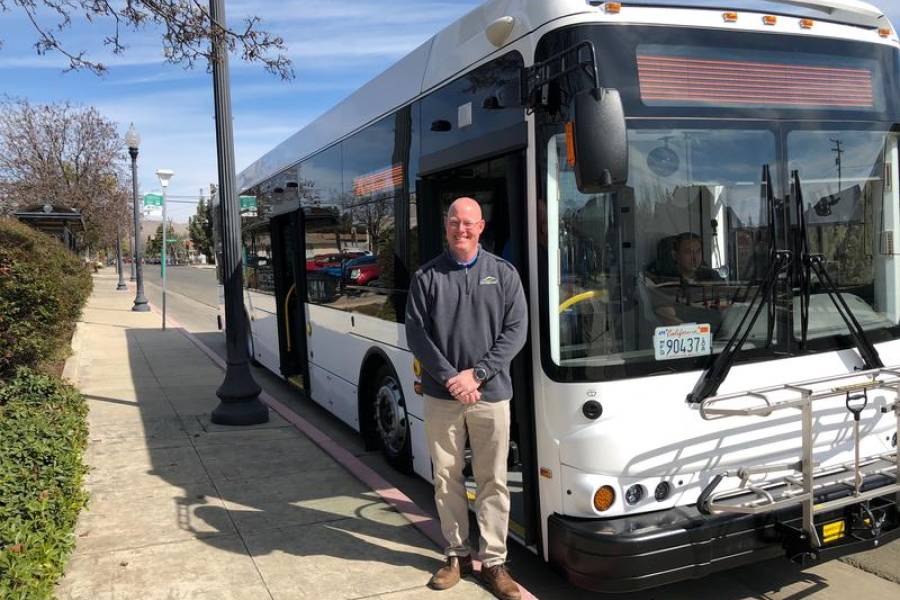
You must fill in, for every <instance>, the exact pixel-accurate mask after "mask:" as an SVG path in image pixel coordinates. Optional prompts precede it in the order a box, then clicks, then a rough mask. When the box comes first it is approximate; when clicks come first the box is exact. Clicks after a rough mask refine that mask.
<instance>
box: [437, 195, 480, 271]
mask: <svg viewBox="0 0 900 600" xmlns="http://www.w3.org/2000/svg"><path fill="white" fill-rule="evenodd" d="M483 231H484V219H483V218H482V216H481V205H479V204H478V202H477V201H476V200H474V199H472V198H467V197H463V198H457V199H456V200H454V201H453V204H451V205H450V209H449V210H448V211H447V222H446V234H447V246H448V248H449V249H450V253H451V254H453V256H454V257H455V258H456V260H458V261H459V262H470V261H471V260H472V259H474V258H475V256H476V255H477V254H478V240H479V238H480V237H481V233H482V232H483Z"/></svg>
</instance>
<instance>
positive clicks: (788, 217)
mask: <svg viewBox="0 0 900 600" xmlns="http://www.w3.org/2000/svg"><path fill="white" fill-rule="evenodd" d="M682 123H683V122H682ZM677 124H678V123H677V122H676V123H675V124H672V123H670V124H669V126H665V125H666V124H660V125H654V124H652V122H651V123H650V124H642V125H640V126H635V125H632V127H631V129H630V130H629V144H630V147H629V152H630V158H629V160H630V171H629V180H628V185H627V186H625V187H622V188H617V189H614V190H611V191H610V192H608V193H603V194H590V195H586V194H582V193H580V192H579V191H578V190H577V187H576V185H575V179H574V173H573V172H572V170H571V167H570V166H569V164H568V162H567V161H566V147H565V136H564V135H556V136H554V137H552V138H551V139H550V140H549V142H548V147H547V148H546V156H547V165H546V168H547V174H546V175H547V182H548V193H547V212H548V215H547V217H548V218H547V227H548V231H547V240H548V261H547V264H548V270H549V273H548V281H549V282H550V286H549V287H550V290H549V292H548V293H549V302H548V306H549V310H550V312H551V315H550V318H549V329H550V331H549V333H550V336H549V338H550V345H551V348H550V357H551V358H552V360H553V362H554V363H555V364H556V365H557V366H559V367H603V366H609V365H633V364H638V363H644V364H645V365H647V366H649V367H650V368H651V369H652V368H654V367H656V368H657V369H658V370H666V371H673V370H682V369H695V368H698V365H702V364H706V362H707V361H708V360H709V358H708V357H709V355H711V354H715V353H716V352H718V351H720V350H721V349H722V346H724V345H725V343H726V342H727V341H728V340H729V338H731V336H732V335H733V333H734V331H735V330H736V328H737V327H738V324H739V323H740V321H741V320H742V319H743V317H744V316H745V314H746V313H747V311H748V310H750V309H751V307H752V305H751V300H752V299H753V297H754V295H755V293H756V291H757V289H758V288H759V287H760V285H761V283H762V281H763V279H764V278H765V276H766V274H767V272H768V269H769V266H770V263H771V256H772V254H771V253H772V251H773V250H774V249H775V247H776V246H777V247H779V248H792V247H793V245H794V243H795V239H796V236H798V235H800V231H799V228H798V227H797V224H796V222H795V221H796V220H797V219H796V215H795V214H794V213H795V212H796V210H795V209H793V208H792V207H791V194H792V190H791V187H790V183H789V182H790V181H791V180H790V173H791V172H794V171H796V172H798V173H799V175H800V179H799V180H800V181H802V184H801V185H802V186H803V190H802V191H803V199H804V204H805V207H804V214H805V216H806V225H807V227H806V229H807V232H808V239H809V248H810V252H811V253H814V254H821V255H823V256H824V258H825V266H826V268H827V269H828V272H829V273H830V275H831V277H832V279H833V280H834V281H835V283H836V285H837V287H838V289H839V290H840V291H841V293H842V295H843V296H844V298H845V300H846V301H847V303H848V305H849V306H850V308H851V310H852V311H853V313H854V315H855V316H856V318H857V320H858V321H859V322H860V324H861V326H862V328H863V329H865V330H868V331H870V332H876V331H877V332H880V334H881V338H879V339H884V338H885V336H892V335H893V333H894V327H895V326H896V325H897V323H898V322H900V309H898V306H897V302H896V300H895V298H896V296H897V294H896V289H895V286H896V284H895V281H896V278H895V274H894V266H893V261H891V260H890V256H891V255H892V254H893V244H892V243H891V241H892V239H893V238H891V237H890V236H891V235H892V234H890V233H888V232H892V231H895V230H896V229H895V223H894V221H895V220H896V219H897V215H896V210H895V208H894V204H896V203H891V202H890V201H887V202H886V201H884V199H885V193H886V184H885V181H884V177H885V164H886V161H885V150H886V146H887V144H888V140H892V138H890V137H889V135H888V133H887V132H886V131H877V130H871V131H868V130H854V129H842V128H837V127H835V128H819V129H799V128H798V129H796V130H791V129H790V128H789V127H788V126H787V125H783V126H779V127H777V128H774V127H771V126H768V125H766V126H765V127H763V126H760V127H758V128H754V127H749V126H747V125H746V123H740V124H733V125H730V124H721V123H720V124H716V126H715V127H696V126H684V125H681V126H675V125H677ZM779 148H786V156H783V155H782V152H781V151H780V150H779ZM889 195H890V194H889ZM792 277H793V275H790V274H789V275H788V276H787V278H786V279H785V283H784V284H783V288H784V289H783V290H782V291H781V292H780V293H779V294H776V295H773V296H772V297H770V298H768V299H766V302H767V303H769V304H772V305H773V306H769V307H768V308H767V309H764V310H762V311H761V314H760V317H759V318H758V319H757V320H756V322H755V324H754V326H753V328H752V330H751V332H750V335H749V336H748V339H747V341H746V343H745V344H744V346H743V348H742V351H743V352H744V353H745V354H746V353H752V354H754V355H756V356H759V357H766V356H772V355H773V354H774V353H776V352H778V353H779V354H784V353H785V352H786V351H797V350H796V347H797V341H798V340H799V338H800V336H801V332H800V323H801V319H800V315H799V310H800V302H799V300H798V299H799V294H800V290H799V289H797V287H796V286H794V285H792V284H791V282H792V281H793V279H792ZM774 305H777V306H774ZM776 314H781V315H785V314H786V316H787V318H784V317H781V318H777V319H776V317H775V315H776ZM809 315H810V316H809V325H808V332H807V336H806V339H807V340H808V344H807V345H806V347H805V350H807V351H808V350H819V351H820V350H827V349H835V348H838V347H847V346H848V345H849V344H848V343H847V339H846V338H847V333H848V332H847V328H846V326H845V324H844V321H843V320H842V319H841V317H840V316H839V314H838V313H837V311H836V309H835V307H834V305H833V304H832V301H831V300H830V298H829V296H828V294H827V291H826V289H825V286H824V284H823V283H822V282H819V281H818V280H816V279H815V278H813V280H812V282H811V288H810V303H809ZM792 348H793V350H791V349H792Z"/></svg>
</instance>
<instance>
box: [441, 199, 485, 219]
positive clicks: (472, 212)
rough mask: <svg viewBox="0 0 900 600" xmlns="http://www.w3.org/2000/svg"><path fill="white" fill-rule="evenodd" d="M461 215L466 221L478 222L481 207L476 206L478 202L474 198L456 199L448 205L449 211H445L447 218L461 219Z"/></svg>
mask: <svg viewBox="0 0 900 600" xmlns="http://www.w3.org/2000/svg"><path fill="white" fill-rule="evenodd" d="M463 215H465V219H466V220H472V221H480V220H481V205H480V204H478V201H477V200H475V199H474V198H468V197H465V196H464V197H462V198H457V199H456V200H454V201H453V204H451V205H450V209H449V210H447V218H448V219H450V218H452V217H454V216H456V217H458V218H460V219H463Z"/></svg>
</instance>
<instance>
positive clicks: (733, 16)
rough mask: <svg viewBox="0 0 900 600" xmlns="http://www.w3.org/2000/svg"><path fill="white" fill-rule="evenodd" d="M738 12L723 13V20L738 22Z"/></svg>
mask: <svg viewBox="0 0 900 600" xmlns="http://www.w3.org/2000/svg"><path fill="white" fill-rule="evenodd" d="M737 19H738V14H737V13H736V12H724V13H722V20H723V21H725V22H726V23H737Z"/></svg>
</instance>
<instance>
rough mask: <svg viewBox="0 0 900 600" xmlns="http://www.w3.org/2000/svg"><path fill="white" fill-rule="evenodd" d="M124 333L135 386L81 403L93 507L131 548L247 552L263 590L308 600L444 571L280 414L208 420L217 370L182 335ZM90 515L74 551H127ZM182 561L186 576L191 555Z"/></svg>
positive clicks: (418, 538)
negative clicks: (259, 420) (253, 421)
mask: <svg viewBox="0 0 900 600" xmlns="http://www.w3.org/2000/svg"><path fill="white" fill-rule="evenodd" d="M124 334H125V337H126V341H127V351H128V362H129V368H130V373H131V375H130V381H129V385H128V386H127V387H128V389H129V390H131V391H130V392H128V393H126V392H125V391H123V390H124V389H125V387H126V386H124V385H121V386H119V384H117V382H116V381H117V380H116V379H114V378H113V379H109V380H108V381H106V382H97V383H92V382H88V386H87V388H86V390H87V391H86V392H85V395H86V396H87V397H88V398H89V400H90V401H91V403H92V417H91V419H92V422H91V438H92V446H93V449H92V452H93V454H94V455H95V457H99V458H98V459H97V460H96V461H94V460H92V463H94V464H97V465H98V467H97V468H96V469H95V472H94V473H93V474H92V476H91V478H89V483H90V485H91V487H92V495H93V496H94V502H93V506H92V509H95V508H96V509H97V511H98V515H99V513H101V512H103V513H110V512H112V513H116V512H119V511H126V512H128V513H130V514H128V515H122V518H123V519H124V520H125V521H127V523H128V527H129V528H130V529H131V530H132V534H130V535H132V536H134V539H132V540H129V541H128V542H127V544H128V545H127V548H130V549H135V548H149V547H150V546H153V545H159V544H171V543H175V542H188V541H193V542H197V541H200V542H202V544H204V545H205V546H208V547H209V548H212V549H215V550H218V551H219V552H218V555H219V557H220V560H222V552H225V553H229V554H235V555H242V556H246V555H247V554H249V555H250V556H251V557H252V559H253V563H254V564H255V567H256V569H257V570H258V572H259V574H260V575H261V576H262V578H263V579H264V580H265V582H266V586H267V587H269V588H270V589H273V588H282V587H283V588H284V589H288V588H291V587H296V586H301V587H302V586H308V587H309V589H310V594H309V597H322V598H325V597H333V598H351V597H361V596H363V595H376V594H380V593H388V592H391V591H396V590H402V589H409V588H413V587H419V586H423V585H424V584H425V583H426V582H427V579H428V576H429V574H430V572H431V571H432V570H433V569H434V568H436V567H437V566H439V565H440V556H439V554H438V553H437V552H436V550H435V549H434V548H433V547H432V546H431V544H430V542H428V541H427V540H426V538H424V537H423V536H422V534H421V533H420V532H419V531H418V530H416V529H415V528H414V527H413V526H412V525H411V524H409V523H408V521H406V519H405V518H404V517H403V516H402V515H400V514H399V513H397V512H396V511H394V510H393V509H392V508H390V507H389V506H388V505H386V504H385V503H383V502H382V501H381V500H380V498H379V497H378V496H377V494H375V493H374V492H372V491H371V490H369V489H368V488H367V487H366V486H365V485H363V484H362V483H361V482H359V481H358V480H357V479H356V478H355V477H354V476H353V475H351V474H350V473H349V472H347V471H345V470H344V469H343V468H342V467H341V466H340V465H339V464H338V463H336V462H334V460H333V459H332V458H331V457H330V456H328V455H327V454H326V453H325V452H324V451H322V450H321V449H320V448H319V447H318V446H316V445H315V444H314V443H313V442H311V441H310V440H309V439H307V438H306V437H305V436H303V435H302V434H301V433H299V432H297V431H296V429H294V428H293V427H292V426H291V425H290V424H289V423H287V422H286V421H284V420H283V419H281V417H280V416H278V415H277V414H276V413H274V412H272V413H271V420H270V422H269V423H267V424H263V425H259V426H253V427H247V428H234V427H231V428H229V427H225V426H218V425H214V424H212V423H211V422H210V420H209V414H210V412H211V411H212V409H213V408H215V406H216V405H217V404H218V398H217V397H216V395H215V392H216V389H217V388H218V386H219V385H220V383H221V381H222V379H223V376H224V373H223V371H222V370H221V369H220V368H219V367H218V366H216V365H214V364H213V363H212V362H211V361H210V360H209V359H208V357H206V356H205V355H204V354H203V353H202V352H201V351H200V350H199V349H198V348H196V347H195V346H194V345H193V344H192V343H191V342H190V341H189V340H188V339H187V338H186V337H185V336H184V335H182V333H181V332H179V331H178V330H169V331H167V332H162V331H159V330H153V329H127V330H126V331H125V332H124ZM117 386H118V387H120V388H121V389H119V390H116V388H117ZM131 420H134V421H135V422H134V423H133V424H132V426H129V423H130V421H131ZM104 518H106V517H104ZM97 519H98V521H97V523H96V524H93V523H88V526H87V528H86V531H85V532H82V534H81V535H82V539H80V540H79V546H84V547H85V548H86V551H87V552H91V551H95V552H99V551H103V550H104V549H105V550H106V551H109V550H112V551H117V550H121V549H123V547H122V543H123V542H122V539H121V537H118V538H117V539H118V541H116V540H114V539H112V538H113V537H114V536H115V535H116V530H117V529H119V527H117V526H116V525H115V524H114V525H112V526H111V527H110V528H109V531H104V529H105V528H106V524H105V523H104V522H100V521H99V516H98V517H97ZM123 527H124V526H123ZM135 531H140V535H135V534H134V533H133V532H135ZM139 551H140V550H139ZM186 551H188V552H190V551H191V550H189V549H187V550H186ZM184 560H185V565H186V566H185V569H186V571H185V573H186V576H189V575H188V573H190V571H191V570H192V569H193V567H189V566H188V565H189V564H190V563H191V561H192V558H191V557H190V556H185V557H184ZM225 560H226V561H227V560H228V559H225ZM313 589H315V590H317V591H316V592H315V593H313V592H312V590H313Z"/></svg>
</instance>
